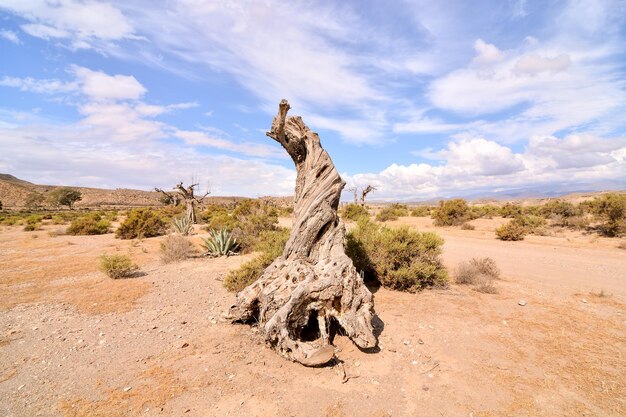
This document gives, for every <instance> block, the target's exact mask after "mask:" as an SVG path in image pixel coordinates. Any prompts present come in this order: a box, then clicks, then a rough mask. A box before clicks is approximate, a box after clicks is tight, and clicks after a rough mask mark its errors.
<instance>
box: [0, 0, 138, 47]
mask: <svg viewBox="0 0 626 417" xmlns="http://www.w3.org/2000/svg"><path fill="white" fill-rule="evenodd" d="M0 9H4V10H7V11H9V12H11V13H14V14H16V15H19V16H21V17H22V18H24V19H25V20H27V21H28V22H29V23H26V24H24V25H22V26H21V28H22V30H23V31H24V32H26V33H28V34H29V35H31V36H35V37H39V38H42V39H51V38H53V39H66V40H68V41H70V46H72V47H75V48H86V47H92V46H93V45H94V44H97V43H98V42H99V41H106V42H110V41H117V40H121V39H126V38H128V39H130V38H135V36H134V35H133V27H132V25H131V24H130V22H129V21H128V19H127V18H126V17H125V16H124V15H123V14H122V12H120V10H119V9H117V8H116V7H114V6H112V5H111V4H109V3H105V2H100V1H92V0H83V1H80V0H29V1H24V0H2V1H0Z"/></svg>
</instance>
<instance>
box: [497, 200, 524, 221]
mask: <svg viewBox="0 0 626 417" xmlns="http://www.w3.org/2000/svg"><path fill="white" fill-rule="evenodd" d="M523 211H524V210H523V209H522V206H520V205H519V204H517V203H506V204H505V205H503V206H502V207H500V216H502V217H505V218H513V217H517V216H521V215H522V214H523Z"/></svg>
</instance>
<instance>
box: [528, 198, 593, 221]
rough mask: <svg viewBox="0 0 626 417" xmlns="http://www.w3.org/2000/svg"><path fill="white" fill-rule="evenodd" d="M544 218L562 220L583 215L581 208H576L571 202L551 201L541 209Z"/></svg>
mask: <svg viewBox="0 0 626 417" xmlns="http://www.w3.org/2000/svg"><path fill="white" fill-rule="evenodd" d="M539 212H540V213H541V215H542V216H544V217H546V218H550V217H552V216H560V217H562V218H568V217H574V216H581V215H582V214H583V211H582V208H581V207H580V206H575V205H574V204H572V203H570V202H569V201H564V200H558V199H557V200H551V201H548V202H547V203H546V204H544V205H543V206H541V207H539Z"/></svg>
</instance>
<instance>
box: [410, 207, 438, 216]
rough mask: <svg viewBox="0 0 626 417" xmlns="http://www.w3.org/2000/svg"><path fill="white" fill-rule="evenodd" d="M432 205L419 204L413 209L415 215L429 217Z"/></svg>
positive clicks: (412, 212) (412, 213)
mask: <svg viewBox="0 0 626 417" xmlns="http://www.w3.org/2000/svg"><path fill="white" fill-rule="evenodd" d="M432 209H433V208H432V207H431V206H417V207H415V208H414V209H413V210H412V211H411V216H413V217H428V216H430V213H431V211H432Z"/></svg>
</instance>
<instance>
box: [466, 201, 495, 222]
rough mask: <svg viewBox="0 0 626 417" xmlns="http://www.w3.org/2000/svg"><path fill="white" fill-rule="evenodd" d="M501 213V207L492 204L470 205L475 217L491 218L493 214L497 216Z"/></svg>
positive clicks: (472, 214)
mask: <svg viewBox="0 0 626 417" xmlns="http://www.w3.org/2000/svg"><path fill="white" fill-rule="evenodd" d="M499 214H500V208H499V207H497V206H494V205H491V204H485V205H481V206H471V207H470V215H471V217H472V218H473V219H480V218H487V219H491V218H492V217H493V216H497V215H499Z"/></svg>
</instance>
